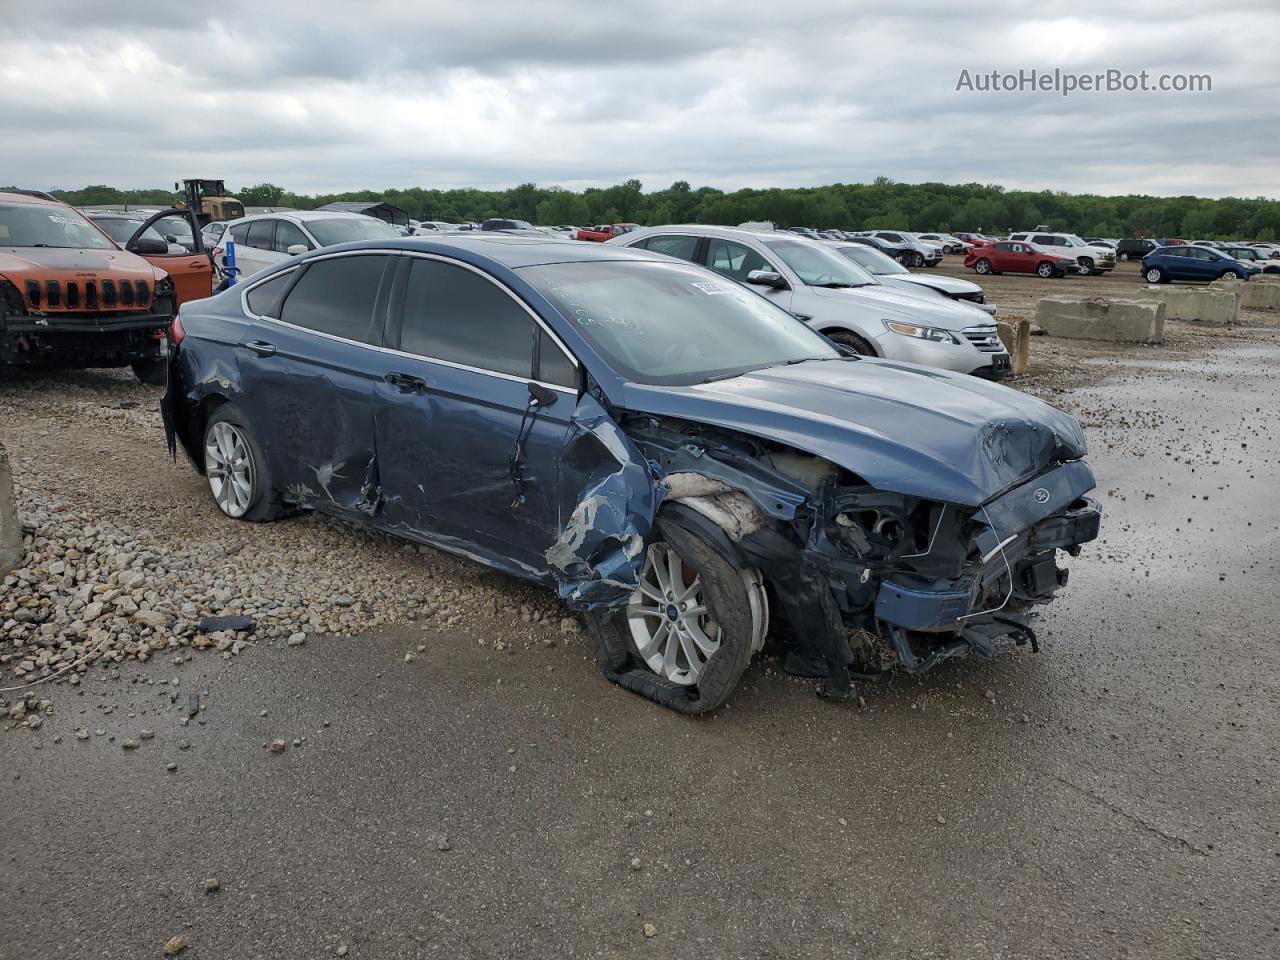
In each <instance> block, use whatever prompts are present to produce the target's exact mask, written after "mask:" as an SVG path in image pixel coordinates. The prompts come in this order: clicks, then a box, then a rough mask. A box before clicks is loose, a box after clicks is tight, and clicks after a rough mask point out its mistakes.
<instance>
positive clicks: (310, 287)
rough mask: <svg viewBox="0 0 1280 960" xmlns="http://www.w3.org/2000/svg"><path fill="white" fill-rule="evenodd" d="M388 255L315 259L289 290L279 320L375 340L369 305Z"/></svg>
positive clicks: (345, 336) (346, 336)
mask: <svg viewBox="0 0 1280 960" xmlns="http://www.w3.org/2000/svg"><path fill="white" fill-rule="evenodd" d="M388 259H389V258H388V257H387V256H386V254H366V255H361V256H350V257H334V258H332V259H330V260H317V261H316V262H314V263H312V264H311V265H310V266H309V267H308V268H307V272H306V273H304V274H303V275H302V278H301V279H300V280H299V281H298V282H297V283H296V284H295V285H294V287H293V289H292V290H290V291H289V296H288V297H287V298H286V299H285V302H284V308H283V309H282V310H281V311H280V319H281V320H283V321H284V322H285V323H291V324H293V325H294V326H298V327H305V328H306V329H308V330H315V331H317V332H319V333H327V334H330V335H331V336H335V337H342V338H343V339H346V340H355V341H358V342H360V343H377V342H378V341H379V340H380V339H381V335H380V331H376V330H375V325H374V322H373V304H374V301H375V300H376V299H377V298H378V284H379V282H380V281H381V279H382V271H383V269H384V268H385V266H386V264H387V260H388Z"/></svg>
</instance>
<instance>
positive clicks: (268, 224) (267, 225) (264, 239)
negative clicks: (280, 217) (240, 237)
mask: <svg viewBox="0 0 1280 960" xmlns="http://www.w3.org/2000/svg"><path fill="white" fill-rule="evenodd" d="M275 229H276V222H275V221H274V220H255V221H253V223H251V224H249V239H248V240H246V241H245V242H246V243H247V244H248V245H249V246H251V247H257V248H258V249H259V250H270V249H271V236H272V234H274V233H275Z"/></svg>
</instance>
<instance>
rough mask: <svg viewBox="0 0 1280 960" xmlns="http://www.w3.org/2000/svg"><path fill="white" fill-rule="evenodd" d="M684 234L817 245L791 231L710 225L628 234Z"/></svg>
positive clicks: (668, 226) (675, 226) (636, 236)
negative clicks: (803, 242)
mask: <svg viewBox="0 0 1280 960" xmlns="http://www.w3.org/2000/svg"><path fill="white" fill-rule="evenodd" d="M666 232H672V233H683V234H686V235H688V236H695V237H709V236H713V235H714V236H717V237H722V236H723V237H743V238H749V239H752V240H770V239H772V240H808V241H809V242H810V243H816V242H818V241H815V240H814V239H813V238H812V237H806V236H803V235H802V234H797V233H793V232H792V231H790V230H748V229H745V228H743V227H718V226H715V225H714V224H709V223H665V224H663V225H662V226H660V227H641V228H640V229H639V230H633V231H631V232H630V233H628V234H626V235H625V236H626V238H627V239H628V240H631V239H633V238H634V239H640V238H641V237H644V236H646V235H647V234H651V233H666Z"/></svg>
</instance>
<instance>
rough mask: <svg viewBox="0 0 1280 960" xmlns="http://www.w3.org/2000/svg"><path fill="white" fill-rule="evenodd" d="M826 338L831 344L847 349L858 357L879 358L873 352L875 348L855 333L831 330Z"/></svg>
mask: <svg viewBox="0 0 1280 960" xmlns="http://www.w3.org/2000/svg"><path fill="white" fill-rule="evenodd" d="M826 337H827V339H828V340H830V341H831V342H832V343H838V344H840V346H842V347H848V348H849V349H850V350H852V351H853V352H854V353H856V354H857V355H858V356H860V357H876V356H879V354H877V353H876V351H875V347H873V346H871V344H869V343H868V342H867V341H866V340H864V339H863V338H862V337H860V336H858V335H857V334H856V333H850V332H849V331H848V330H833V331H831V332H830V333H828V334H827V335H826Z"/></svg>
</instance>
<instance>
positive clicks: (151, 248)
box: [129, 237, 169, 257]
mask: <svg viewBox="0 0 1280 960" xmlns="http://www.w3.org/2000/svg"><path fill="white" fill-rule="evenodd" d="M129 252H130V253H137V254H141V255H142V256H144V257H145V256H163V255H164V254H166V253H168V252H169V244H167V243H165V242H164V241H163V240H161V239H159V238H158V237H139V238H138V239H137V240H135V241H133V243H131V244H130V245H129Z"/></svg>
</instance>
